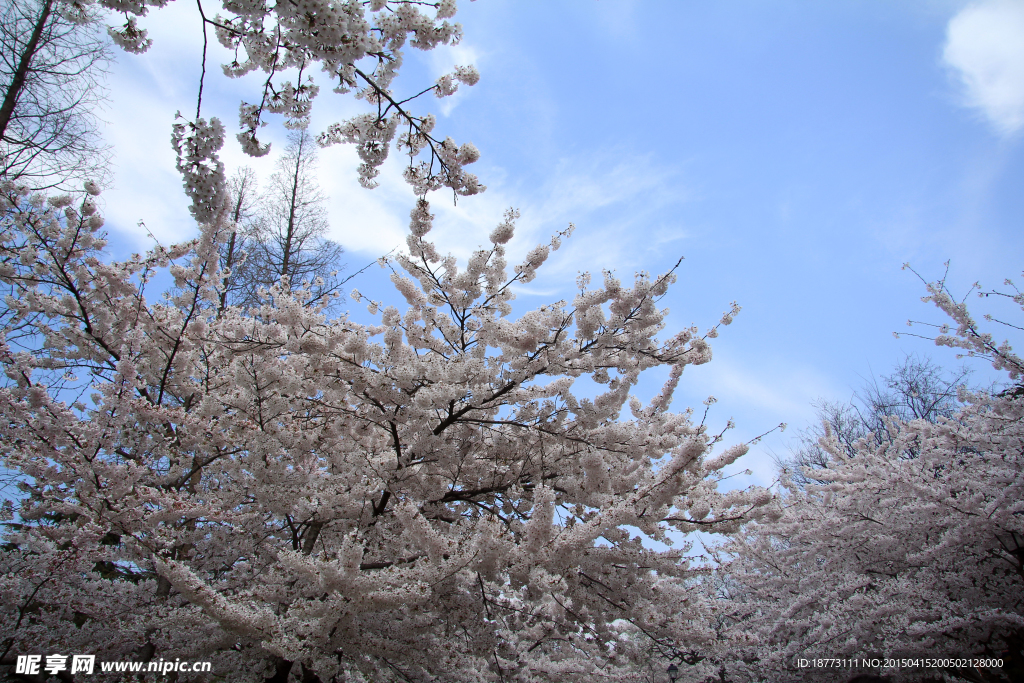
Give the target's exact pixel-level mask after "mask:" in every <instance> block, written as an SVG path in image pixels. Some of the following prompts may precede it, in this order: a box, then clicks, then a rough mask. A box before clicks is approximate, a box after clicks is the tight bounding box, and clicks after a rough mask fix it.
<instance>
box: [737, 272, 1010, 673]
mask: <svg viewBox="0 0 1024 683" xmlns="http://www.w3.org/2000/svg"><path fill="white" fill-rule="evenodd" d="M928 289H929V292H930V296H929V297H928V299H927V300H929V301H932V302H934V303H935V304H936V305H937V306H938V307H939V308H940V309H941V310H943V311H945V312H946V313H948V314H949V315H950V316H951V317H952V318H953V320H954V321H955V322H956V325H957V330H956V333H955V334H954V335H949V336H940V337H939V338H937V339H936V340H935V341H936V343H937V344H939V345H947V346H954V347H957V348H966V349H969V350H974V351H976V352H978V353H979V354H985V355H987V356H988V357H990V358H991V359H992V360H993V363H994V364H995V365H996V367H997V368H1003V369H1005V370H1006V371H1007V372H1008V374H1009V375H1010V377H1011V378H1013V379H1017V378H1019V377H1020V374H1019V373H1020V370H1021V365H1020V361H1019V359H1018V358H1017V356H1015V355H1014V354H1013V351H1012V349H1011V348H1010V347H1009V346H1008V345H1006V344H1004V345H1000V346H998V347H997V346H996V345H994V344H993V342H992V338H991V336H990V335H987V334H984V333H981V332H980V331H979V330H978V328H977V326H976V325H975V323H974V321H973V320H972V319H971V317H970V315H969V314H968V312H967V309H966V307H965V306H963V305H962V304H958V303H956V302H954V301H953V299H952V298H951V297H949V296H948V292H946V291H945V287H944V286H943V285H942V284H941V283H940V284H931V285H929V287H928ZM1017 303H1018V304H1021V305H1022V308H1024V301H1020V300H1018V301H1017ZM961 400H963V401H965V402H966V404H967V405H966V407H965V408H964V409H963V410H962V411H961V412H959V413H957V414H955V415H954V416H953V417H952V418H945V417H940V418H939V419H938V421H937V422H930V421H927V420H923V419H920V420H914V421H910V422H900V421H899V420H896V419H895V418H892V419H890V422H889V424H888V432H889V433H888V434H887V435H886V438H884V439H875V438H873V435H868V437H866V438H864V439H862V440H861V441H859V442H858V443H857V444H856V446H855V451H854V453H853V455H852V457H851V456H850V454H849V453H848V451H847V450H846V448H844V446H842V445H841V444H840V443H839V441H838V439H836V438H835V436H834V435H833V434H832V432H831V430H830V429H829V427H828V426H827V424H826V426H825V434H826V436H825V438H824V439H823V440H822V441H821V447H822V448H823V449H825V451H827V452H828V453H829V454H830V461H829V462H828V464H827V467H826V468H824V469H811V468H804V470H805V472H804V474H805V476H807V477H812V483H810V484H808V485H807V486H806V487H804V488H800V487H797V486H793V485H790V489H789V493H788V494H787V495H786V496H785V497H783V498H781V499H779V500H778V501H776V502H775V503H773V504H772V506H771V507H775V510H774V512H773V513H772V514H771V515H769V516H767V517H766V518H765V519H763V520H761V521H759V522H757V523H752V524H750V525H748V526H746V527H745V529H744V531H743V533H742V534H739V535H737V537H736V538H735V540H733V541H732V542H731V543H730V544H727V545H726V546H725V551H726V552H727V554H728V555H729V556H731V557H733V558H734V559H733V560H732V561H731V562H728V563H726V564H725V566H724V568H723V577H724V580H725V581H726V585H727V586H728V595H729V599H727V600H724V601H719V603H718V604H719V606H718V608H717V611H718V614H719V628H720V632H721V633H722V640H721V643H722V645H723V647H722V650H721V651H720V652H719V654H718V656H719V660H718V661H719V662H720V663H721V664H722V666H724V667H725V670H726V671H728V674H729V680H735V681H747V680H749V681H760V680H766V677H767V678H768V679H770V680H773V681H803V680H808V681H810V680H819V676H820V674H821V672H820V671H815V670H812V669H810V668H801V667H800V666H799V664H798V661H799V659H800V658H804V659H813V658H816V657H826V658H840V659H842V658H851V657H856V658H872V657H877V658H879V659H882V660H884V659H886V658H891V659H897V660H898V659H924V658H942V657H954V658H957V657H959V658H965V657H980V658H992V659H999V660H1002V661H1003V662H1004V664H1003V665H1002V667H1001V668H999V669H998V670H996V669H988V670H986V671H982V672H981V673H982V674H984V675H985V676H986V677H984V678H978V671H976V670H974V669H972V668H971V667H965V668H964V669H963V670H960V671H954V670H949V671H947V672H946V673H949V674H951V675H956V676H959V677H960V680H1017V678H1016V677H1019V676H1020V674H1021V672H1022V671H1024V662H1021V659H1020V652H1019V649H1020V643H1021V639H1022V636H1024V391H1022V390H1021V389H1020V387H1019V384H1018V385H1017V387H1016V388H1014V389H1010V390H1007V391H1003V392H1001V393H999V394H996V395H989V394H987V393H978V394H970V393H963V392H962V393H961ZM815 482H818V483H815ZM884 673H886V675H888V676H890V677H892V680H894V681H903V680H935V675H936V673H937V671H936V670H935V669H929V668H927V667H917V668H915V667H893V668H892V669H890V670H887V671H885V672H884Z"/></svg>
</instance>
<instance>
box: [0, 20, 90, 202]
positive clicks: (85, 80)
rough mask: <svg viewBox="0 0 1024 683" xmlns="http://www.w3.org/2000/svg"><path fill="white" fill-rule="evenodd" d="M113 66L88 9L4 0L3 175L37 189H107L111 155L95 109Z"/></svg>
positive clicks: (0, 44)
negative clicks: (87, 185)
mask: <svg viewBox="0 0 1024 683" xmlns="http://www.w3.org/2000/svg"><path fill="white" fill-rule="evenodd" d="M109 61H110V53H109V42H108V41H107V40H106V39H105V37H101V35H100V34H99V32H98V30H97V24H96V22H95V21H94V20H93V17H92V16H91V15H90V14H89V12H88V10H87V9H85V8H83V7H82V6H80V5H78V3H74V4H72V3H64V2H60V0H3V2H2V9H0V97H2V98H3V102H2V104H0V174H2V176H3V177H4V178H6V179H8V180H13V181H15V182H18V183H20V184H23V185H26V186H28V187H31V188H33V189H46V188H55V187H69V186H70V184H72V183H73V184H75V185H77V184H78V182H80V181H81V180H94V181H99V182H100V183H101V184H103V183H104V182H105V181H106V180H107V176H108V170H107V165H108V160H109V152H108V149H107V147H106V146H105V145H104V144H103V142H102V139H101V137H100V135H99V132H98V130H97V123H98V120H97V117H96V114H95V113H94V107H95V106H96V105H97V104H98V103H99V101H100V100H101V99H102V98H103V96H104V95H105V89H104V87H103V84H102V80H103V76H104V75H105V72H106V66H107V64H108V63H109Z"/></svg>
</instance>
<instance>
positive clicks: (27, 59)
mask: <svg viewBox="0 0 1024 683" xmlns="http://www.w3.org/2000/svg"><path fill="white" fill-rule="evenodd" d="M52 9H53V0H44V2H43V11H42V12H41V13H40V15H39V20H38V21H36V25H35V26H34V27H33V28H32V36H31V37H30V38H29V39H28V45H26V46H25V51H24V52H22V53H21V60H20V61H19V62H18V68H17V69H16V70H15V72H14V78H13V79H12V80H11V84H10V85H9V86H7V92H6V93H4V103H3V105H2V106H0V140H2V139H3V138H4V136H5V135H6V134H7V126H8V124H10V122H11V117H12V116H13V115H14V106H15V105H16V104H17V103H18V97H19V96H20V95H21V91H22V89H23V88H24V87H25V79H26V78H27V77H28V72H29V70H30V69H31V67H32V58H33V57H35V55H36V50H38V49H39V39H40V38H41V37H42V35H43V29H45V28H46V24H47V22H49V20H50V11H51V10H52Z"/></svg>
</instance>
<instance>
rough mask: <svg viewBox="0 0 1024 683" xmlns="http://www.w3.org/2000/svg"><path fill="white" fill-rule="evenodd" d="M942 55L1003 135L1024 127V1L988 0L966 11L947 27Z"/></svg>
mask: <svg viewBox="0 0 1024 683" xmlns="http://www.w3.org/2000/svg"><path fill="white" fill-rule="evenodd" d="M942 59H943V62H944V63H945V64H946V65H948V66H949V67H950V68H952V69H953V71H954V73H955V74H956V75H957V76H958V78H959V80H960V81H961V83H962V86H963V96H964V103H965V104H966V105H967V106H969V107H974V108H977V109H979V110H980V111H981V112H982V113H983V114H984V115H985V116H986V117H987V118H988V120H989V122H990V123H991V124H992V125H993V126H994V127H995V128H996V129H997V130H998V131H999V132H1001V133H1003V134H1007V135H1008V134H1011V133H1014V132H1016V131H1018V130H1020V128H1021V127H1022V126H1024V2H1021V0H983V1H982V2H976V3H973V4H971V5H969V6H968V7H966V8H964V9H963V10H961V11H960V12H959V13H958V14H957V15H956V16H954V17H953V18H952V19H951V20H950V22H949V25H948V26H947V29H946V45H945V49H944V50H943V54H942Z"/></svg>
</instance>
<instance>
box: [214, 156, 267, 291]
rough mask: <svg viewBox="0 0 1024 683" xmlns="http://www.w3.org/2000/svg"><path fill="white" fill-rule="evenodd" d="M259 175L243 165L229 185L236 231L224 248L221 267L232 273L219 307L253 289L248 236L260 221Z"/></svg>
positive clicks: (225, 283)
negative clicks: (251, 285)
mask: <svg viewBox="0 0 1024 683" xmlns="http://www.w3.org/2000/svg"><path fill="white" fill-rule="evenodd" d="M256 190H257V180H256V172H255V171H254V170H253V169H252V168H251V167H249V166H243V167H242V168H240V169H239V170H238V171H236V172H235V175H234V176H232V178H231V180H230V181H229V183H228V193H229V197H230V202H231V204H230V206H231V222H232V223H234V224H235V230H234V232H232V233H231V236H230V237H229V238H228V240H227V242H226V243H225V244H224V246H223V247H222V249H221V257H220V267H221V269H222V270H224V271H227V272H228V273H230V274H229V275H228V276H227V277H226V278H224V289H223V291H222V292H221V295H220V307H221V309H223V308H224V307H225V306H227V305H228V304H229V303H239V301H240V300H241V299H243V298H245V296H247V292H248V291H249V289H250V286H249V285H248V284H247V283H248V282H249V280H250V279H252V278H251V276H250V275H249V274H248V272H247V266H248V265H249V261H248V260H247V258H246V245H247V242H248V241H249V240H248V238H247V236H248V235H251V234H252V233H253V232H254V226H253V222H254V221H255V220H256V219H257V216H258V215H259V214H258V200H257V196H256Z"/></svg>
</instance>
